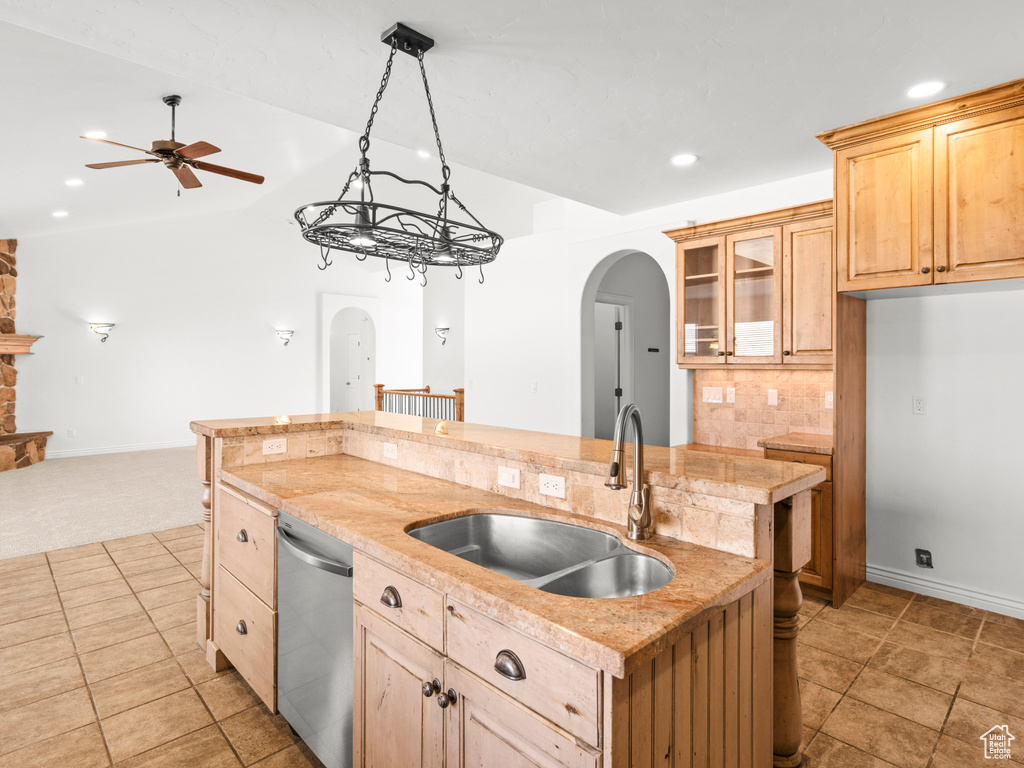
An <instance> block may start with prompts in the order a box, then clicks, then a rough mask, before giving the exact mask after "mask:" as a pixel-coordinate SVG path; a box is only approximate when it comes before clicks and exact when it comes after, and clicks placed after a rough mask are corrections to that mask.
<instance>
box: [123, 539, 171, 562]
mask: <svg viewBox="0 0 1024 768" xmlns="http://www.w3.org/2000/svg"><path fill="white" fill-rule="evenodd" d="M166 554H168V553H167V548H166V547H165V546H164V545H163V544H161V543H160V542H159V541H154V542H153V543H152V544H143V545H142V546H141V547H133V548H131V549H112V550H111V551H110V557H111V558H112V559H113V561H114V562H115V563H117V564H118V565H121V564H123V563H133V562H135V561H136V560H145V559H146V558H149V557H156V556H157V555H166Z"/></svg>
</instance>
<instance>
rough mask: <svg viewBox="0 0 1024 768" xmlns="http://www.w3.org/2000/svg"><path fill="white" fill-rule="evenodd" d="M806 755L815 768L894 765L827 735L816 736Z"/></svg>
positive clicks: (857, 767)
mask: <svg viewBox="0 0 1024 768" xmlns="http://www.w3.org/2000/svg"><path fill="white" fill-rule="evenodd" d="M804 754H806V755H807V756H808V757H809V758H810V761H811V762H810V765H811V766H813V768H889V766H891V765H892V763H889V762H886V761H885V760H881V759H879V758H877V757H875V756H874V755H869V754H868V753H867V752H862V751H861V750H859V749H857V748H856V747H851V746H850V745H849V744H844V743H843V742H841V741H837V740H836V739H833V738H832V737H831V736H829V735H828V734H825V733H819V734H818V735H817V736H815V737H814V739H813V740H812V741H811V743H810V744H809V745H808V747H807V750H806V751H805V753H804Z"/></svg>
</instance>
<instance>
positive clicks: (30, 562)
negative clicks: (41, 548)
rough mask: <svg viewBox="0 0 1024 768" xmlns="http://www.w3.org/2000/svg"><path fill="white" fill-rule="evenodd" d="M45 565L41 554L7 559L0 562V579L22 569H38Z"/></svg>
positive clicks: (45, 562)
mask: <svg viewBox="0 0 1024 768" xmlns="http://www.w3.org/2000/svg"><path fill="white" fill-rule="evenodd" d="M46 564H47V561H46V555H45V554H44V553H42V552H40V553H39V554H36V555H22V556H21V557H9V558H7V559H6V560H0V578H2V577H3V576H6V575H7V574H9V573H14V572H15V571H20V570H22V569H23V568H33V567H39V566H40V565H46Z"/></svg>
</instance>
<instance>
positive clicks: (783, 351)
mask: <svg viewBox="0 0 1024 768" xmlns="http://www.w3.org/2000/svg"><path fill="white" fill-rule="evenodd" d="M782 355H783V357H789V355H790V351H789V350H788V349H784V350H782Z"/></svg>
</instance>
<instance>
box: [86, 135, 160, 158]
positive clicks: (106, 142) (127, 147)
mask: <svg viewBox="0 0 1024 768" xmlns="http://www.w3.org/2000/svg"><path fill="white" fill-rule="evenodd" d="M78 138H80V139H89V141H98V142H100V143H101V144H113V145H114V146H115V147H124V148H125V149H134V150H135V151H136V152H145V153H146V154H147V155H152V154H153V153H152V152H150V151H149V150H148V149H142V148H140V147H133V146H131V145H129V144H118V143H117V142H116V141H107V140H106V139H93V138H90V137H88V136H79V137H78Z"/></svg>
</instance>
